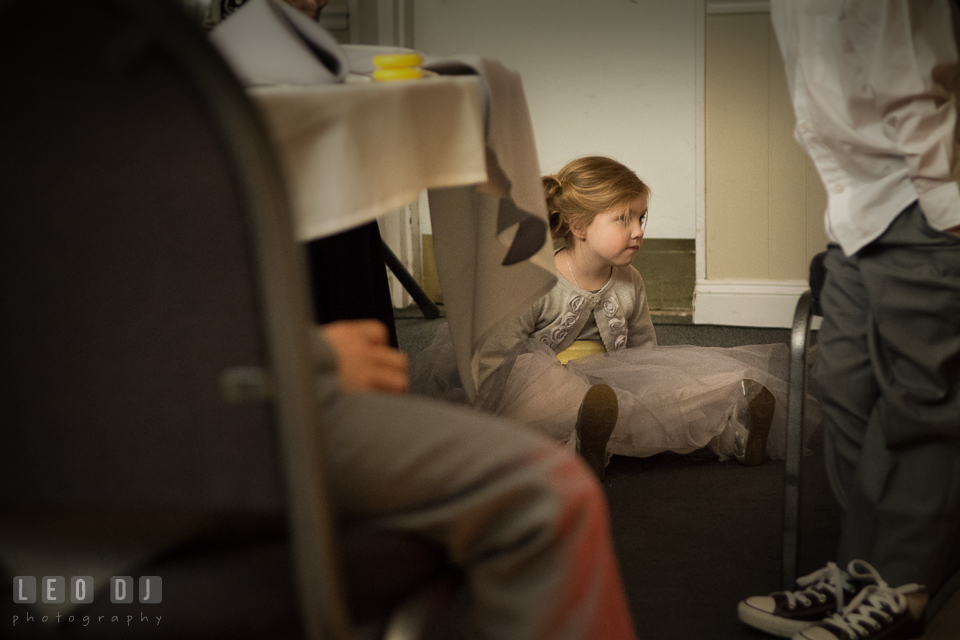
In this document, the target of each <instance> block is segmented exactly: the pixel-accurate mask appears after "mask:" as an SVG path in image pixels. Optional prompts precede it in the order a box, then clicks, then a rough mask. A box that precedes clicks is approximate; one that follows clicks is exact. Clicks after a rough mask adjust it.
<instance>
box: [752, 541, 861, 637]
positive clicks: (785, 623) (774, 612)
mask: <svg viewBox="0 0 960 640" xmlns="http://www.w3.org/2000/svg"><path fill="white" fill-rule="evenodd" d="M861 565H863V566H861ZM877 578H879V576H878V575H877V572H876V570H875V569H874V568H873V567H871V566H870V565H869V564H867V563H866V562H863V561H862V560H853V561H851V562H850V564H849V565H847V571H844V570H843V569H841V568H840V567H838V566H837V565H836V564H834V563H832V562H829V563H827V566H826V567H824V568H823V569H820V570H818V571H814V572H813V573H811V574H810V575H806V576H803V577H802V578H797V586H798V587H800V589H798V590H796V591H777V592H775V593H772V594H770V595H769V596H752V597H750V598H747V599H746V600H743V601H741V602H740V604H739V605H737V616H738V617H739V618H740V620H742V621H743V622H745V623H746V624H748V625H750V626H751V627H754V628H755V629H760V630H761V631H766V632H767V633H770V634H773V635H775V636H780V637H782V638H790V637H792V636H793V635H794V634H797V633H800V632H801V631H803V630H804V629H808V628H809V627H812V626H813V625H814V624H816V623H818V622H821V621H823V620H825V619H826V618H829V617H830V616H832V615H834V614H835V613H837V612H839V611H842V610H843V607H844V605H845V604H846V603H848V602H850V601H851V600H853V598H854V597H856V595H857V594H858V593H860V591H861V590H862V589H863V588H864V587H866V586H868V585H871V584H876V581H877Z"/></svg>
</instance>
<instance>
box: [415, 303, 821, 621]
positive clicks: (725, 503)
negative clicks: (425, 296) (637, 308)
mask: <svg viewBox="0 0 960 640" xmlns="http://www.w3.org/2000/svg"><path fill="white" fill-rule="evenodd" d="M442 322H443V319H438V320H424V319H423V317H422V316H420V315H419V313H417V312H415V311H414V312H401V313H399V314H398V317H397V333H398V335H399V339H400V347H401V348H402V349H403V350H404V351H406V352H407V353H408V354H410V355H411V356H413V355H415V354H416V353H418V352H419V351H420V350H421V349H422V348H423V347H424V346H426V345H427V344H429V343H430V341H431V340H432V339H433V335H434V333H435V332H436V330H437V328H438V327H439V326H440V324H441V323H442ZM657 336H658V340H659V342H660V344H697V345H704V346H722V347H727V346H735V345H743V344H764V343H771V342H787V341H788V339H789V331H788V330H785V329H751V328H739V327H718V326H695V325H658V326H657ZM812 449H813V450H814V453H813V455H810V456H808V457H807V458H806V459H805V460H804V467H803V489H802V515H801V517H802V521H801V524H802V535H801V557H800V572H801V574H803V573H808V572H810V571H813V570H815V569H817V568H819V567H821V566H823V565H824V564H825V563H826V561H827V560H830V559H831V558H832V557H833V553H834V551H835V547H836V542H837V538H838V535H839V527H838V523H839V508H838V507H837V506H836V503H835V501H834V499H833V494H832V493H831V491H830V489H829V487H828V485H827V481H826V478H825V474H824V472H823V467H822V457H821V455H820V453H821V452H820V439H819V438H817V437H815V438H814V440H813V441H812ZM603 484H604V489H605V490H606V493H607V498H608V501H609V504H610V513H611V526H612V531H613V537H614V543H615V545H616V549H617V554H618V557H619V560H620V566H621V570H622V572H623V578H624V583H625V585H626V590H627V596H628V598H629V601H630V607H631V611H632V613H633V616H634V620H635V621H636V623H637V627H638V631H639V633H640V635H641V637H642V638H646V639H654V640H671V639H673V638H677V639H680V638H683V639H685V640H689V639H704V640H706V639H714V638H718V639H719V638H723V639H727V638H731V639H736V638H760V637H768V636H765V635H764V634H762V633H759V632H755V631H753V630H752V629H750V628H748V627H746V626H744V625H743V624H741V623H740V622H739V620H738V619H737V616H736V605H737V602H738V601H740V600H741V599H743V598H745V597H747V596H750V595H756V594H765V593H769V592H770V591H773V590H776V589H777V588H779V585H780V563H781V559H780V558H781V556H780V549H781V544H782V543H781V540H782V533H781V531H782V529H781V527H782V521H783V514H782V509H783V462H777V461H769V460H768V461H766V462H765V463H763V464H762V465H760V466H759V467H753V468H747V467H743V466H741V465H739V464H737V463H735V462H726V463H720V462H718V461H717V460H716V459H715V458H713V457H712V456H709V455H707V456H702V455H698V454H693V455H690V456H679V455H673V454H664V455H658V456H653V457H651V458H644V459H639V458H628V457H623V456H614V457H613V459H612V460H611V462H610V466H609V467H608V469H607V476H606V479H605V480H604V483H603Z"/></svg>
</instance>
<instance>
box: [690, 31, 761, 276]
mask: <svg viewBox="0 0 960 640" xmlns="http://www.w3.org/2000/svg"><path fill="white" fill-rule="evenodd" d="M768 22H769V16H767V15H764V14H759V15H757V14H754V15H733V16H709V17H708V18H707V23H706V34H705V38H706V42H705V47H706V79H705V87H704V100H705V104H706V142H705V152H706V191H707V193H706V276H707V278H708V279H711V280H715V279H766V278H768V277H769V275H768V274H769V270H768V257H767V254H768V250H769V244H768V219H767V210H768V205H767V193H768V181H767V176H768V171H767V162H768V141H767V137H768V136H767V113H768V104H767V99H766V96H767V85H768V68H767V67H768V64H769V62H768V48H769V43H768V38H769V32H768V28H767V23H768Z"/></svg>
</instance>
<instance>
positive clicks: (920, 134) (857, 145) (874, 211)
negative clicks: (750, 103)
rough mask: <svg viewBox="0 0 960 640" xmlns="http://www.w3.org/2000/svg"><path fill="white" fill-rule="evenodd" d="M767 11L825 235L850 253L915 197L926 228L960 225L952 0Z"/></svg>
mask: <svg viewBox="0 0 960 640" xmlns="http://www.w3.org/2000/svg"><path fill="white" fill-rule="evenodd" d="M771 17H772V20H773V26H774V29H775V31H776V33H777V39H778V41H779V43H780V50H781V52H782V54H783V59H784V64H785V67H786V72H787V83H788V86H789V89H790V97H791V100H792V102H793V107H794V112H795V113H796V117H797V126H796V130H795V136H796V138H797V140H798V141H799V142H800V144H801V145H802V146H803V147H804V148H805V149H806V151H807V153H808V154H809V155H810V158H811V159H812V160H813V162H814V164H815V165H816V167H817V171H818V172H819V173H820V178H821V180H823V184H824V187H826V190H827V196H828V198H827V211H826V214H825V224H826V230H827V234H828V235H829V236H830V238H831V240H833V241H835V242H837V243H839V244H840V246H841V247H842V248H843V251H844V253H845V254H847V255H852V254H854V253H856V252H857V251H859V250H860V249H861V248H863V247H864V246H866V245H867V244H869V243H870V242H872V241H873V240H875V239H876V238H877V237H879V236H880V235H881V234H882V233H883V232H884V231H885V230H886V228H887V227H888V226H889V225H890V223H891V222H893V220H894V218H896V217H897V215H898V214H899V213H900V212H901V211H902V210H903V209H904V208H906V207H907V206H908V205H910V204H911V203H913V202H914V201H915V200H917V199H918V198H919V200H920V207H921V209H922V210H923V212H924V214H925V215H926V218H927V222H928V223H929V224H930V226H931V227H933V228H934V229H936V230H940V231H943V230H946V229H949V228H952V227H956V226H957V225H960V188H958V178H960V166H958V164H960V163H958V159H960V153H958V145H957V138H956V136H957V132H956V121H957V103H958V101H957V91H958V87H960V64H958V55H957V44H956V40H955V37H954V15H953V13H952V10H951V6H950V0H773V2H772V6H771Z"/></svg>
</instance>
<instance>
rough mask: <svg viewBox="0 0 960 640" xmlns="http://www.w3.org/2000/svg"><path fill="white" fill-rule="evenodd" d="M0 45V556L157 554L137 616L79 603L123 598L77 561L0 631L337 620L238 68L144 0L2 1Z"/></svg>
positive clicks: (156, 629)
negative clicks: (82, 590)
mask: <svg viewBox="0 0 960 640" xmlns="http://www.w3.org/2000/svg"><path fill="white" fill-rule="evenodd" d="M0 67H2V69H3V83H4V90H3V99H2V100H0V140H2V144H0V170H2V178H0V203H2V204H0V206H2V208H3V215H2V216H0V271H2V273H3V277H2V290H0V299H2V300H3V307H4V310H3V313H2V314H0V317H2V320H0V323H2V324H0V327H2V331H0V347H2V350H3V353H4V366H5V368H6V371H7V375H6V376H4V380H5V382H4V385H3V389H2V391H0V407H2V412H3V419H2V420H3V422H2V424H3V429H2V434H3V443H2V445H0V573H4V574H5V580H4V582H5V583H6V584H10V581H9V579H10V578H12V577H13V576H17V575H21V576H35V577H36V579H37V580H38V581H39V580H40V578H41V577H42V575H60V576H65V578H66V581H67V584H68V585H69V583H70V579H71V573H70V571H71V570H72V569H76V568H78V565H80V569H81V570H83V571H84V574H86V571H85V569H84V568H89V567H100V568H103V570H104V571H105V572H106V573H105V574H104V575H106V576H109V575H121V576H123V575H131V574H132V575H133V576H137V575H143V574H142V573H140V574H138V568H139V569H141V570H142V568H143V567H146V566H156V563H161V564H160V566H164V567H166V569H164V572H165V573H160V574H157V575H159V577H161V578H164V577H166V580H164V581H163V583H162V602H160V603H157V604H149V603H148V604H137V605H136V606H133V607H130V610H129V613H130V614H133V616H138V615H147V616H148V617H149V618H150V619H151V621H152V618H153V617H155V616H156V615H162V617H164V620H163V622H162V623H160V624H158V625H156V626H151V627H150V629H149V631H148V630H146V628H145V627H142V628H141V630H139V631H138V629H136V628H127V627H126V626H124V625H123V623H122V622H121V624H120V625H116V624H114V625H113V626H111V625H110V624H106V623H104V622H100V623H99V626H97V625H98V621H97V620H96V616H94V619H93V621H92V622H89V623H88V625H89V626H94V627H95V628H94V629H92V630H91V629H90V628H89V626H86V628H84V627H83V626H81V624H80V622H79V621H80V620H81V619H82V618H81V616H82V615H84V613H91V612H93V611H100V612H101V613H103V612H104V611H107V612H108V613H110V614H120V613H127V611H126V610H124V609H123V608H122V607H123V606H124V605H122V604H114V605H112V604H111V603H110V602H109V599H108V598H107V593H106V589H105V587H107V586H108V583H107V582H106V578H105V577H103V576H99V575H98V579H97V580H96V581H95V585H94V586H95V587H96V588H97V591H96V593H95V595H94V602H93V603H92V604H90V605H79V606H78V607H77V608H75V610H76V616H75V617H76V618H77V622H76V623H74V624H68V623H67V620H66V614H65V615H64V619H63V621H62V623H60V618H59V617H58V618H57V620H58V623H59V625H58V626H56V627H55V628H53V629H51V628H44V627H43V626H42V625H43V624H44V623H43V622H41V621H40V619H41V618H40V615H39V614H36V613H35V614H34V622H33V623H32V624H34V625H35V626H34V627H32V628H31V627H29V626H27V625H28V624H29V623H28V622H26V619H27V618H28V617H29V613H30V611H31V610H33V611H35V612H36V611H37V610H38V609H32V607H41V604H42V603H41V596H40V595H39V594H38V595H37V602H36V604H34V605H25V606H24V611H26V613H27V615H26V616H21V618H20V620H21V621H23V622H21V626H20V627H12V628H10V629H7V631H10V632H11V636H10V637H18V634H21V633H23V634H24V636H23V637H32V636H33V635H45V634H49V633H51V632H56V633H57V634H59V635H64V636H66V637H72V636H74V635H77V636H82V637H176V638H186V637H230V638H245V637H257V638H267V637H284V638H290V637H304V636H306V637H309V638H314V639H316V638H347V637H349V636H350V634H351V628H350V627H351V625H350V623H349V621H348V617H347V614H346V608H345V606H344V603H343V595H342V592H341V584H340V581H339V575H338V569H337V562H336V558H335V555H334V546H333V533H332V527H331V523H330V504H329V501H328V498H327V495H326V491H325V486H324V478H323V468H322V456H321V451H322V449H321V447H322V442H321V441H320V440H321V425H320V423H319V415H320V414H319V410H318V406H317V401H316V391H315V384H316V380H315V367H316V365H315V362H314V357H313V352H312V344H311V341H310V331H311V310H310V308H309V304H308V295H307V288H306V284H305V269H304V265H303V263H302V261H303V255H302V249H301V247H299V246H298V245H297V244H296V243H295V241H294V234H293V231H292V229H291V223H290V219H289V211H288V206H287V202H286V192H285V190H284V187H283V183H282V179H281V175H280V172H279V169H278V165H277V162H276V159H275V157H274V152H273V149H272V148H271V146H270V144H269V142H268V138H267V136H266V134H265V131H264V129H263V128H262V126H261V124H260V122H259V120H258V118H257V116H256V113H255V112H254V110H253V108H252V106H251V105H250V103H249V101H248V100H247V98H246V96H245V95H244V93H243V90H242V88H241V87H240V86H239V84H238V83H237V82H236V81H235V79H234V78H233V76H232V75H231V73H230V72H229V71H228V69H227V67H226V66H225V65H224V64H223V62H222V61H221V60H220V58H219V57H218V56H217V55H216V54H215V53H214V51H213V49H212V47H211V46H210V45H209V44H208V43H207V42H206V39H205V38H204V37H203V35H202V34H201V33H200V32H199V30H197V29H195V28H194V27H193V26H192V25H190V24H189V23H188V21H187V19H186V17H185V16H184V15H182V9H180V8H179V7H178V6H177V5H176V4H175V3H173V2H169V1H168V0H153V1H150V0H75V1H73V2H69V3H53V4H51V3H38V2H34V1H32V0H2V1H0ZM230 398H232V399H233V400H234V401H231V400H230ZM243 400H246V402H235V401H243ZM275 540H279V541H280V543H281V546H280V547H278V548H279V551H276V550H275V548H274V547H272V546H271V545H270V543H272V542H273V541H275ZM94 556H96V557H97V558H98V560H97V561H96V562H95V561H94V560H92V559H91V558H93V557H94ZM118 559H119V560H118ZM81 560H82V561H81ZM164 562H165V563H166V564H163V563H164ZM85 563H86V564H85ZM151 563H152V564H151ZM91 570H92V569H91ZM48 571H49V572H52V573H46V572H48ZM112 571H117V572H119V573H118V574H114V573H112ZM41 572H43V573H41ZM8 593H9V592H8ZM142 595H143V594H142V593H141V594H140V597H142ZM69 604H70V603H69V601H67V602H66V603H64V604H63V605H57V608H64V607H67V606H68V605H69ZM11 607H14V609H13V612H14V613H16V612H17V611H19V610H20V609H19V605H16V604H13V603H11V601H10V597H9V596H7V597H5V598H4V599H3V603H2V604H0V608H2V609H3V610H4V612H5V613H7V612H10V611H11ZM40 610H42V608H41V609H40ZM71 610H74V609H71ZM51 615H52V613H51ZM123 617H124V616H121V618H123ZM108 619H109V616H108ZM9 620H10V618H9V617H8V618H5V623H4V624H5V626H6V625H7V624H8V622H9ZM140 624H142V622H141V623H140ZM135 625H136V623H134V626H135ZM7 631H5V632H4V635H5V637H7Z"/></svg>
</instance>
